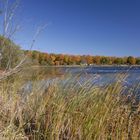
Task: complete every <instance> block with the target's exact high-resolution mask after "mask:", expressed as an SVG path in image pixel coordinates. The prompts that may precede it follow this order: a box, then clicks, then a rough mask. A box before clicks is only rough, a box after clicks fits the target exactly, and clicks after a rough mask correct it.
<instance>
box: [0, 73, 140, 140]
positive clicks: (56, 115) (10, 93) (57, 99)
mask: <svg viewBox="0 0 140 140" xmlns="http://www.w3.org/2000/svg"><path fill="white" fill-rule="evenodd" d="M121 78H125V76H124V77H122V75H121V76H120V75H119V76H117V79H119V80H116V82H115V83H111V84H107V85H104V86H98V85H94V84H91V82H90V81H86V82H80V81H79V79H78V76H77V77H75V78H74V77H67V78H66V79H65V80H64V79H61V78H59V79H54V80H52V81H51V82H49V83H48V84H46V83H45V82H42V83H44V84H38V81H39V79H37V78H36V79H35V80H34V81H32V82H31V83H32V86H31V90H29V92H28V93H26V91H25V90H24V88H23V85H25V84H26V83H27V81H26V80H25V77H24V76H21V75H20V76H15V77H12V78H9V79H7V80H5V81H3V82H1V83H0V89H1V90H0V139H1V140H138V139H140V105H139V102H136V98H134V96H132V95H134V94H135V92H136V90H138V89H139V85H137V86H136V87H135V88H134V87H133V88H130V89H128V90H126V87H125V86H123V85H122V82H121V80H120V79H121ZM23 79H24V80H23ZM125 91H127V92H128V93H129V94H127V93H125V94H124V92H125ZM130 93H131V94H130ZM130 96H131V100H130ZM132 97H133V98H132Z"/></svg>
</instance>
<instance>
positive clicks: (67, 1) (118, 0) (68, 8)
mask: <svg viewBox="0 0 140 140" xmlns="http://www.w3.org/2000/svg"><path fill="white" fill-rule="evenodd" d="M17 14H18V20H19V23H20V24H21V26H22V29H21V31H20V32H19V33H18V34H17V36H15V40H16V42H17V43H19V44H20V45H21V46H22V47H23V48H25V49H28V48H29V43H30V42H31V39H32V36H33V34H34V32H35V31H36V28H37V27H38V26H40V25H43V24H46V23H47V24H48V26H47V28H46V29H45V30H44V31H43V32H42V33H41V34H40V36H39V37H38V39H37V41H36V44H35V46H34V48H33V49H36V50H40V51H43V52H48V53H51V52H52V53H64V54H90V55H106V56H129V55H133V56H140V1H139V0H21V3H20V9H19V11H18V13H17Z"/></svg>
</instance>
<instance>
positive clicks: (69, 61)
mask: <svg viewBox="0 0 140 140" xmlns="http://www.w3.org/2000/svg"><path fill="white" fill-rule="evenodd" d="M25 54H27V55H28V56H29V59H30V61H31V62H32V63H33V64H35V65H57V66H59V65H140V58H138V57H137V58H135V57H132V56H129V57H106V56H91V55H66V54H53V53H51V54H48V53H42V52H39V51H25Z"/></svg>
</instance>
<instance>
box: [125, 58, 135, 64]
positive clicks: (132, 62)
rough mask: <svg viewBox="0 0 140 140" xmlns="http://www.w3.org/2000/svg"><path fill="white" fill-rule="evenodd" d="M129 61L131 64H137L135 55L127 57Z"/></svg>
mask: <svg viewBox="0 0 140 140" xmlns="http://www.w3.org/2000/svg"><path fill="white" fill-rule="evenodd" d="M127 63H128V64H130V65H135V64H136V59H135V58H134V57H133V56H129V57H128V58H127Z"/></svg>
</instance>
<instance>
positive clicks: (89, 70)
mask: <svg viewBox="0 0 140 140" xmlns="http://www.w3.org/2000/svg"><path fill="white" fill-rule="evenodd" d="M29 73H30V74H29ZM41 73H43V77H42V78H41V79H40V80H39V83H40V84H42V85H47V84H48V83H51V82H52V81H53V80H55V79H57V80H60V81H61V82H62V83H65V82H68V80H67V79H69V77H70V78H71V80H72V81H73V82H75V83H77V82H78V83H79V84H80V85H81V86H82V85H84V84H85V83H86V82H87V83H88V84H90V85H96V86H105V85H108V84H113V83H115V82H116V81H119V82H120V83H121V85H122V86H124V87H127V88H129V89H132V90H135V89H137V91H135V93H136V94H137V95H140V88H139V87H140V86H139V85H140V67H139V66H131V67H126V66H122V67H120V66H115V67H111V66H89V67H43V68H39V69H38V68H37V69H36V70H35V71H31V72H28V76H29V75H30V76H31V77H33V76H34V75H38V74H41ZM40 84H38V85H40ZM27 87H30V88H31V81H30V82H29V84H27ZM136 87H137V88H136ZM127 88H126V89H127Z"/></svg>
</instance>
